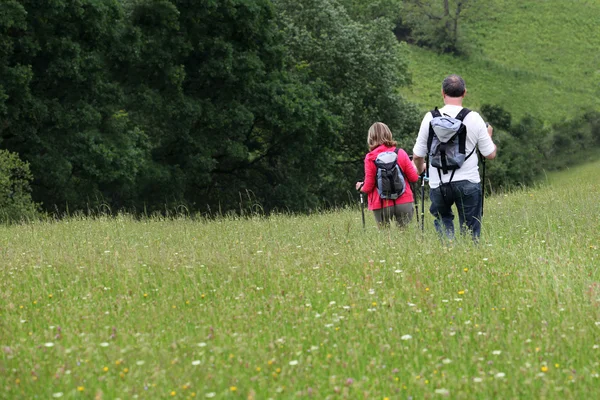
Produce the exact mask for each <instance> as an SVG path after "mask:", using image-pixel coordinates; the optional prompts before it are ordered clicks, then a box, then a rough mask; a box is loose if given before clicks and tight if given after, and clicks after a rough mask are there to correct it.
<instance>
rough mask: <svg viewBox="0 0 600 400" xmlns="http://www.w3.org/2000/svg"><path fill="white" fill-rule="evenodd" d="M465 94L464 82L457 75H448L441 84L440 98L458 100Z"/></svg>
mask: <svg viewBox="0 0 600 400" xmlns="http://www.w3.org/2000/svg"><path fill="white" fill-rule="evenodd" d="M466 92H467V86H466V85H465V81H464V79H463V78H461V77H460V76H458V75H455V74H452V75H448V76H447V77H446V79H444V81H443V82H442V96H448V97H454V98H459V97H463V96H464V95H465V93H466Z"/></svg>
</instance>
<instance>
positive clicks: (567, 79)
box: [402, 0, 600, 123]
mask: <svg viewBox="0 0 600 400" xmlns="http://www.w3.org/2000/svg"><path fill="white" fill-rule="evenodd" d="M599 18H600V2H598V1H583V0H579V1H573V2H566V1H562V0H535V1H527V2H522V1H519V0H500V1H496V2H494V5H491V4H490V5H487V4H486V5H481V6H477V7H475V6H474V7H473V8H471V9H470V10H469V11H468V14H465V15H464V18H463V20H462V26H461V33H462V34H461V37H460V40H461V42H462V47H463V48H464V49H466V53H467V54H468V56H467V57H456V56H452V55H440V54H437V53H435V52H433V51H429V50H425V49H422V48H418V47H415V46H411V61H410V71H411V73H412V76H413V85H412V87H409V88H405V89H402V92H403V94H404V95H406V96H407V97H408V98H409V99H411V100H413V101H415V102H417V103H418V104H419V105H420V106H422V107H423V108H430V107H432V106H434V105H436V104H439V102H440V96H439V90H440V82H441V81H442V79H443V77H444V76H446V75H448V74H450V73H458V74H461V75H462V76H463V77H464V78H465V80H466V82H467V87H468V88H469V94H468V99H467V105H469V106H471V107H473V108H477V107H478V106H480V105H481V104H486V103H488V104H498V105H502V106H503V107H504V108H506V109H507V110H508V111H510V112H511V113H512V114H513V116H514V117H517V118H520V117H522V116H523V115H524V114H525V113H528V112H529V113H532V114H534V115H538V116H539V117H541V118H542V119H543V120H544V121H546V122H551V123H553V122H558V121H561V120H563V119H565V118H567V117H568V116H569V115H578V114H581V113H582V110H584V109H594V110H599V109H600V67H599V64H600V63H599V61H600V55H599V53H598V48H600V30H599V29H598V28H597V21H598V19H599Z"/></svg>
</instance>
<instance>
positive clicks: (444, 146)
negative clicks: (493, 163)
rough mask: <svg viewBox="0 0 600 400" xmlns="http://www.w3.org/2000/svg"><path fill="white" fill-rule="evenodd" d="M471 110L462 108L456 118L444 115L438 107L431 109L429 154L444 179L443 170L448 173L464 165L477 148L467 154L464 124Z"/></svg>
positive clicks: (430, 161) (430, 159)
mask: <svg viewBox="0 0 600 400" xmlns="http://www.w3.org/2000/svg"><path fill="white" fill-rule="evenodd" d="M470 112H471V110H469V109H468V108H463V109H462V110H460V112H459V113H458V115H457V116H456V118H452V117H450V116H448V115H442V114H441V113H440V112H439V110H438V109H437V107H436V108H435V110H432V111H431V115H432V116H433V119H432V120H431V122H430V124H429V138H428V140H427V154H428V156H429V164H430V165H431V166H433V167H435V168H437V170H438V173H439V174H440V182H441V180H442V174H441V172H440V171H443V172H444V174H447V173H448V171H452V175H451V176H450V181H452V178H453V177H454V172H455V171H456V170H457V169H459V168H460V167H462V166H463V164H464V162H465V161H466V160H467V159H468V158H469V157H470V156H471V155H472V154H473V152H474V151H475V149H473V150H472V151H471V153H469V155H466V142H467V127H466V126H465V124H463V120H464V119H465V117H466V116H467V115H468V114H469V113H470Z"/></svg>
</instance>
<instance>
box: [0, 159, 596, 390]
mask: <svg viewBox="0 0 600 400" xmlns="http://www.w3.org/2000/svg"><path fill="white" fill-rule="evenodd" d="M599 169H600V163H595V164H590V165H587V166H585V167H582V168H579V169H577V170H572V171H566V172H563V173H560V174H556V175H550V176H549V178H548V180H547V181H546V182H544V184H543V185H540V186H539V187H538V188H535V189H524V190H518V191H515V192H513V193H509V194H506V195H501V196H495V197H490V198H488V199H486V210H485V219H484V224H483V228H484V229H483V236H482V241H481V243H480V244H479V245H473V244H472V243H471V241H470V239H468V238H466V239H460V238H459V239H458V240H457V241H456V242H455V243H454V244H453V245H452V246H451V247H448V246H443V245H442V244H441V243H440V242H439V240H438V238H437V237H436V235H435V233H434V232H433V227H432V221H431V218H430V217H429V216H427V221H426V227H427V228H426V231H425V233H424V234H421V231H420V228H419V226H418V225H417V224H416V222H415V223H414V224H412V225H411V226H410V227H409V228H407V229H406V230H404V231H399V230H397V229H386V230H382V231H378V230H377V228H376V226H375V223H374V221H372V219H371V218H368V220H367V227H366V229H365V230H364V231H363V229H362V225H361V220H360V210H359V209H345V210H340V211H337V212H329V213H323V214H319V215H312V216H288V215H275V216H272V217H269V218H243V219H236V218H233V217H231V218H221V219H218V220H214V221H193V220H190V219H178V220H164V219H163V220H161V219H158V218H156V219H148V220H144V221H141V222H140V221H135V220H134V219H132V218H129V217H127V216H120V217H117V218H95V219H94V218H71V219H69V220H66V221H62V222H54V223H37V224H27V225H21V226H10V227H2V228H0V255H1V259H2V267H1V269H0V346H1V347H0V388H1V391H0V398H7V399H21V398H22V399H31V398H57V397H63V398H73V399H76V398H98V399H115V398H121V399H130V398H152V399H154V398H193V397H196V398H207V397H208V398H211V397H214V398H254V399H268V398H273V399H277V398H282V399H287V398H296V397H310V396H312V397H314V398H332V399H333V398H352V399H354V398H372V399H384V398H388V399H398V398H415V399H416V398H443V397H449V398H456V399H472V398H503V399H505V398H567V399H569V398H596V397H598V395H600V379H599V378H598V376H599V375H598V374H599V373H600V363H599V360H600V309H599V307H598V305H599V304H600V272H599V271H598V268H597V267H598V264H599V247H600V238H599V235H598V232H599V228H600V226H599V224H600V223H599V222H598V215H599V214H600V206H599V205H598V201H597V199H598V197H599V195H600V188H599V187H598V185H597V184H596V183H595V182H597V179H596V177H597V174H598V170H599ZM427 203H428V202H426V206H427ZM369 217H371V216H370V215H369Z"/></svg>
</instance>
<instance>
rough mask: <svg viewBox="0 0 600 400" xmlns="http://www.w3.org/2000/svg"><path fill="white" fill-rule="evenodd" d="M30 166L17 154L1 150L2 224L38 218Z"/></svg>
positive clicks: (0, 212) (0, 216) (0, 218)
mask: <svg viewBox="0 0 600 400" xmlns="http://www.w3.org/2000/svg"><path fill="white" fill-rule="evenodd" d="M32 179H33V176H32V175H31V172H30V171H29V164H28V163H26V162H24V161H22V160H21V159H20V158H19V156H18V155H17V154H15V153H11V152H9V151H7V150H0V222H2V223H7V222H19V221H22V220H28V219H32V218H35V217H37V216H38V209H39V205H38V204H36V203H34V202H33V200H32V198H31V186H30V183H31V181H32Z"/></svg>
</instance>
